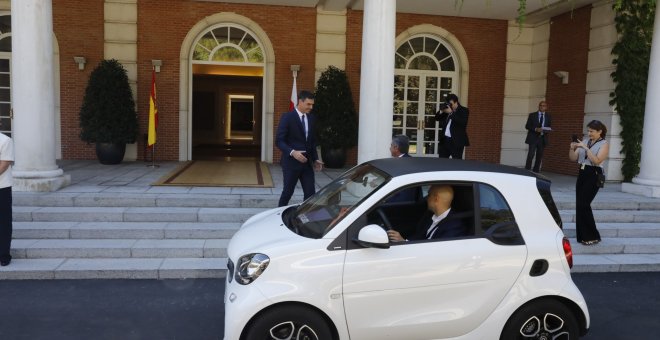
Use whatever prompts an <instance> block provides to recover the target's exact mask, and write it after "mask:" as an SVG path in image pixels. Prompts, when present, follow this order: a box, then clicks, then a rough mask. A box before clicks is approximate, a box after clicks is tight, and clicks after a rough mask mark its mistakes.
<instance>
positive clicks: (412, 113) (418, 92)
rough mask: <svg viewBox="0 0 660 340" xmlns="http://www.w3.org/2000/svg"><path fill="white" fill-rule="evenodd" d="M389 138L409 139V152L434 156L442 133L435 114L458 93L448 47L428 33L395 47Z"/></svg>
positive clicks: (455, 69)
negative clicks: (448, 96)
mask: <svg viewBox="0 0 660 340" xmlns="http://www.w3.org/2000/svg"><path fill="white" fill-rule="evenodd" d="M394 66H395V70H394V114H393V118H392V119H393V123H392V133H393V135H399V134H403V135H406V136H408V138H409V139H410V150H409V153H410V154H412V155H415V156H436V157H437V155H438V147H437V144H438V137H439V134H440V133H442V131H441V128H440V127H439V124H438V122H436V121H435V112H437V111H438V106H439V104H440V103H441V102H444V101H445V99H446V96H447V95H448V94H450V93H458V92H459V82H460V69H459V67H460V65H459V63H458V62H457V58H456V53H455V52H454V51H453V49H452V47H451V45H449V44H448V43H446V42H445V41H444V40H443V39H441V38H439V37H437V36H435V35H432V34H416V35H413V36H411V37H409V38H408V39H406V40H404V41H403V42H401V43H399V44H398V45H397V50H396V54H395V62H394Z"/></svg>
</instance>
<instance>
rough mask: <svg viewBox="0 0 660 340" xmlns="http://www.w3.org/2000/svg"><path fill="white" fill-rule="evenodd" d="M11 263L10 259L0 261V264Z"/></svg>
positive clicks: (6, 264)
mask: <svg viewBox="0 0 660 340" xmlns="http://www.w3.org/2000/svg"><path fill="white" fill-rule="evenodd" d="M10 263H11V259H9V260H2V261H0V266H3V267H4V266H8V265H9V264H10Z"/></svg>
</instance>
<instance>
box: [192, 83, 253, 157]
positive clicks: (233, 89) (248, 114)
mask: <svg viewBox="0 0 660 340" xmlns="http://www.w3.org/2000/svg"><path fill="white" fill-rule="evenodd" d="M261 88H262V78H261V77H244V76H222V75H194V77H193V105H192V118H193V119H192V123H193V126H192V132H193V135H192V137H193V145H192V159H193V160H218V159H226V158H227V157H253V158H255V159H259V156H260V152H261Z"/></svg>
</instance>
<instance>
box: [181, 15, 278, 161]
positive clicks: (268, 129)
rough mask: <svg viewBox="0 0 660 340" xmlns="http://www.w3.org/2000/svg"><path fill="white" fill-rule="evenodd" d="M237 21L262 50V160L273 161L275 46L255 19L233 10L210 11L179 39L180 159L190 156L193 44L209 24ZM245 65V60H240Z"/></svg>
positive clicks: (234, 23)
mask: <svg viewBox="0 0 660 340" xmlns="http://www.w3.org/2000/svg"><path fill="white" fill-rule="evenodd" d="M222 25H238V26H239V27H241V26H242V27H241V28H242V29H244V30H245V31H246V32H248V33H250V34H251V35H252V36H253V37H254V39H255V40H256V41H257V43H258V44H259V46H261V48H262V51H263V53H264V63H263V67H264V76H263V91H262V92H263V93H262V114H261V127H262V128H261V160H262V161H265V162H272V161H273V126H274V125H273V124H274V123H273V121H274V109H275V103H274V100H273V95H274V91H275V50H274V49H273V45H272V43H271V41H270V39H269V38H268V35H267V34H266V32H265V31H264V30H263V29H262V28H261V26H259V25H258V24H257V23H256V22H254V21H252V20H251V19H249V18H247V17H244V16H242V15H238V14H236V13H230V12H223V13H216V14H213V15H210V16H208V17H206V18H204V19H202V20H200V21H199V22H198V23H197V24H195V25H194V26H193V27H192V28H191V29H190V31H188V34H187V35H186V37H185V38H184V40H183V42H182V43H181V51H180V53H179V160H180V161H185V160H190V159H191V158H192V157H191V156H192V123H191V122H192V116H191V112H192V101H191V98H192V64H193V62H192V53H193V50H194V47H195V44H196V43H197V41H198V40H199V38H201V37H202V36H203V34H206V32H207V31H208V29H209V28H211V27H214V26H215V27H217V26H222ZM242 65H245V64H242Z"/></svg>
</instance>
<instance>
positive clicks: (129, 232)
mask: <svg viewBox="0 0 660 340" xmlns="http://www.w3.org/2000/svg"><path fill="white" fill-rule="evenodd" d="M240 225H241V224H240V223H227V222H213V223H208V222H167V223H164V222H14V223H13V226H14V233H13V238H14V239H15V240H16V239H229V238H231V237H232V236H233V235H234V233H235V232H236V231H237V230H238V228H240Z"/></svg>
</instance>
